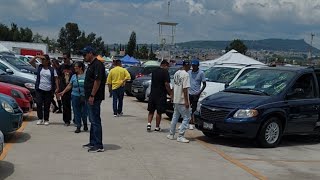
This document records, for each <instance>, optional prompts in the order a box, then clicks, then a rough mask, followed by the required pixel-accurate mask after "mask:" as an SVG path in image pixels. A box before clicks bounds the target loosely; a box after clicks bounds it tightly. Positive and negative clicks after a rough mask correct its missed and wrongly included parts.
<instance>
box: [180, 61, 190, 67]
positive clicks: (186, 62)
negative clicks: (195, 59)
mask: <svg viewBox="0 0 320 180" xmlns="http://www.w3.org/2000/svg"><path fill="white" fill-rule="evenodd" d="M182 65H183V66H190V61H189V60H184V61H183V63H182Z"/></svg>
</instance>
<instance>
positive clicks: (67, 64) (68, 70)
mask: <svg viewBox="0 0 320 180" xmlns="http://www.w3.org/2000/svg"><path fill="white" fill-rule="evenodd" d="M59 72H60V73H61V74H60V76H59V77H60V91H62V90H63V89H65V88H66V87H67V85H68V84H69V82H70V79H71V77H72V75H73V74H74V69H73V66H72V64H71V56H70V53H63V64H62V65H61V66H60V68H59ZM61 100H62V109H63V110H62V118H63V121H64V124H65V126H69V125H70V122H71V119H72V117H71V91H69V92H66V93H65V94H64V95H63V97H61Z"/></svg>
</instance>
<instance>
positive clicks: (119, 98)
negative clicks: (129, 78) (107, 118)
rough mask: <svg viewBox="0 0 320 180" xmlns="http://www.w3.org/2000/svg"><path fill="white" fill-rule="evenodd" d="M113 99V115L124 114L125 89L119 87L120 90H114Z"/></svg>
mask: <svg viewBox="0 0 320 180" xmlns="http://www.w3.org/2000/svg"><path fill="white" fill-rule="evenodd" d="M112 97H113V114H114V115H117V114H120V113H122V107H123V97H124V87H119V88H118V89H114V90H112Z"/></svg>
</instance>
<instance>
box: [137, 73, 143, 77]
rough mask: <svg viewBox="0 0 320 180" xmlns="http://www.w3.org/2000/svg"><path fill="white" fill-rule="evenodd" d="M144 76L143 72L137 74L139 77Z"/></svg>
mask: <svg viewBox="0 0 320 180" xmlns="http://www.w3.org/2000/svg"><path fill="white" fill-rule="evenodd" d="M142 76H144V75H143V74H141V73H138V74H137V75H136V78H139V77H142Z"/></svg>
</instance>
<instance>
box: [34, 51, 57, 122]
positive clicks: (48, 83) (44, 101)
mask: <svg viewBox="0 0 320 180" xmlns="http://www.w3.org/2000/svg"><path fill="white" fill-rule="evenodd" d="M37 58H39V59H41V64H40V65H39V66H38V67H37V65H36V59H37ZM29 63H30V64H31V65H32V66H33V67H35V68H37V79H36V85H35V89H36V103H37V116H38V121H37V125H41V124H44V125H46V126H48V125H49V113H50V104H51V100H52V96H53V95H54V93H58V91H59V88H58V87H59V81H58V75H57V72H56V71H55V70H54V68H53V67H51V66H50V57H49V56H48V55H46V54H45V55H43V56H40V55H37V56H35V57H34V58H32V59H31V61H30V62H29Z"/></svg>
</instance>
